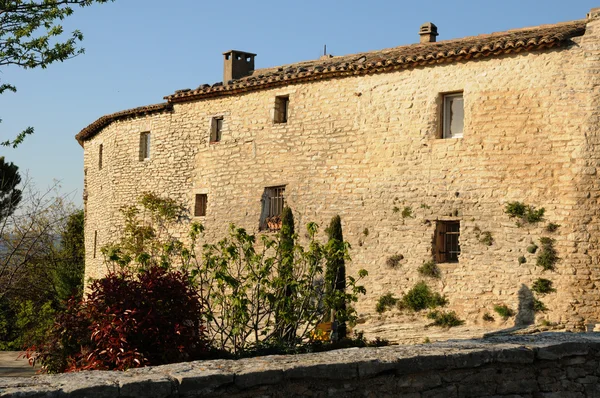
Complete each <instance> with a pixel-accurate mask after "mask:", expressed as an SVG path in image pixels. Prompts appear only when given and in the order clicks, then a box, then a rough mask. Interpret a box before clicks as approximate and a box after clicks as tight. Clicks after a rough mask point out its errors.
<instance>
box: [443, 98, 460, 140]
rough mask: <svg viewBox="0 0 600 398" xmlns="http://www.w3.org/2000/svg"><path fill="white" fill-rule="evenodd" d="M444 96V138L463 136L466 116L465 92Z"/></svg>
mask: <svg viewBox="0 0 600 398" xmlns="http://www.w3.org/2000/svg"><path fill="white" fill-rule="evenodd" d="M442 98H443V104H442V106H443V109H442V138H462V136H463V125H464V118H465V112H464V103H463V93H455V94H446V95H444V96H443V97H442Z"/></svg>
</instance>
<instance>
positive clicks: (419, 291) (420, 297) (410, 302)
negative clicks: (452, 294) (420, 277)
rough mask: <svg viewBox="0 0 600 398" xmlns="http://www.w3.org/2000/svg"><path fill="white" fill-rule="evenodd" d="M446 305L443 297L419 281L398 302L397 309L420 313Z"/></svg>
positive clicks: (446, 301)
mask: <svg viewBox="0 0 600 398" xmlns="http://www.w3.org/2000/svg"><path fill="white" fill-rule="evenodd" d="M447 303H448V300H447V299H446V298H445V297H443V296H442V295H440V294H439V293H434V292H432V291H431V289H430V288H429V286H427V284H426V283H425V282H423V281H421V282H418V283H417V284H416V285H415V286H413V288H412V289H410V290H409V291H408V292H406V294H404V295H403V296H402V298H401V299H400V300H399V302H398V308H400V309H409V310H412V311H420V310H424V309H426V308H431V309H433V308H435V307H440V306H444V305H446V304H447Z"/></svg>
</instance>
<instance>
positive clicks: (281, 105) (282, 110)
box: [273, 94, 290, 124]
mask: <svg viewBox="0 0 600 398" xmlns="http://www.w3.org/2000/svg"><path fill="white" fill-rule="evenodd" d="M289 118H290V96H289V94H284V95H278V96H276V97H275V107H274V111H273V123H275V124H286V123H287V122H288V121H289Z"/></svg>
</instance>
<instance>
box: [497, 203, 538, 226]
mask: <svg viewBox="0 0 600 398" xmlns="http://www.w3.org/2000/svg"><path fill="white" fill-rule="evenodd" d="M504 212H505V213H506V214H508V216H509V217H510V218H518V219H519V220H520V222H517V225H521V222H524V223H529V224H535V223H538V222H540V221H542V220H543V219H544V213H545V212H546V210H545V209H544V208H543V207H540V208H539V209H536V208H535V207H533V206H530V205H526V204H525V203H523V202H508V203H507V204H506V207H505V208H504Z"/></svg>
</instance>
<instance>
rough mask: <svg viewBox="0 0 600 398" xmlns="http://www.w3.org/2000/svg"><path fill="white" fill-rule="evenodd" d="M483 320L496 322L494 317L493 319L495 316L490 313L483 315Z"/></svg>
mask: <svg viewBox="0 0 600 398" xmlns="http://www.w3.org/2000/svg"><path fill="white" fill-rule="evenodd" d="M482 319H483V320H484V321H485V322H494V317H493V316H491V315H490V314H489V312H486V313H485V314H483V317H482Z"/></svg>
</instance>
